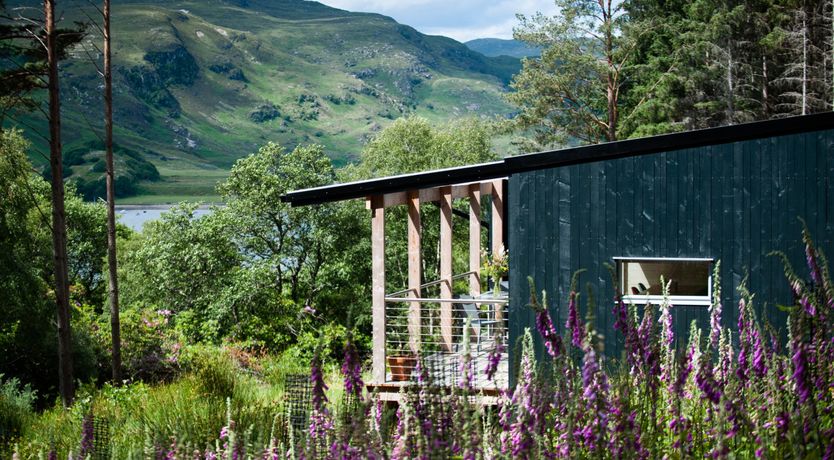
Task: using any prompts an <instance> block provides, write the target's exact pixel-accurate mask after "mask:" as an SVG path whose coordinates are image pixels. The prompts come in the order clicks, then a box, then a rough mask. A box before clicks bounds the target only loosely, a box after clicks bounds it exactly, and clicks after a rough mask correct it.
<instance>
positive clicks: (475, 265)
mask: <svg viewBox="0 0 834 460" xmlns="http://www.w3.org/2000/svg"><path fill="white" fill-rule="evenodd" d="M469 271H471V272H475V273H473V274H472V275H471V276H470V277H469V293H470V294H471V295H473V296H477V295H480V294H481V184H472V185H470V186H469Z"/></svg>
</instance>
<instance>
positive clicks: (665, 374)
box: [659, 276, 675, 384]
mask: <svg viewBox="0 0 834 460" xmlns="http://www.w3.org/2000/svg"><path fill="white" fill-rule="evenodd" d="M660 284H661V285H662V286H663V302H661V304H660V318H659V321H660V346H661V348H662V350H663V362H662V363H661V365H660V379H661V380H662V381H664V382H667V384H672V379H673V375H672V374H673V373H674V368H673V365H674V364H673V362H674V359H675V357H674V353H673V350H672V343H673V342H674V341H675V333H674V331H673V330H672V312H671V310H670V308H671V307H672V305H671V304H670V303H669V286H670V285H671V281H670V282H668V283H667V282H665V280H664V279H663V277H662V276H661V277H660Z"/></svg>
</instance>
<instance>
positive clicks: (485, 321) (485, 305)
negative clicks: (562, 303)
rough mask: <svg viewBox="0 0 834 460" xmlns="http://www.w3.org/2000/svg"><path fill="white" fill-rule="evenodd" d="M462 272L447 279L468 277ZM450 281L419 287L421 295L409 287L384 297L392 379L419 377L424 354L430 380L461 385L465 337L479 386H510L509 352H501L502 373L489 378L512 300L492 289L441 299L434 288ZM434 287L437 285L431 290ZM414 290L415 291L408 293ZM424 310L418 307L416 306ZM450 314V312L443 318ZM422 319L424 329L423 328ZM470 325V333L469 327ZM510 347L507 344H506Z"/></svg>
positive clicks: (503, 339)
mask: <svg viewBox="0 0 834 460" xmlns="http://www.w3.org/2000/svg"><path fill="white" fill-rule="evenodd" d="M472 273H474V272H467V273H461V274H459V275H455V276H453V277H451V279H449V280H448V282H450V283H451V281H453V280H455V279H461V278H465V277H467V276H470V275H472ZM444 282H447V280H443V279H440V280H435V281H431V282H428V283H425V284H423V285H421V286H420V296H416V295H415V293H414V290H413V289H404V290H401V291H397V292H394V293H391V294H388V295H386V296H385V301H386V305H385V320H386V321H385V323H386V330H385V334H386V355H387V356H386V357H387V358H391V359H387V363H388V366H387V371H386V379H385V380H386V381H387V382H408V381H415V380H416V379H417V377H418V376H417V375H416V373H415V372H413V369H414V366H415V365H416V356H419V357H420V359H421V363H422V365H423V366H424V369H425V370H426V372H427V374H428V376H429V378H430V379H431V380H432V381H433V382H434V383H437V384H441V385H447V386H451V385H456V384H459V382H460V379H461V378H462V375H463V374H462V372H461V365H462V362H463V355H464V351H465V350H466V345H465V344H464V337H465V336H468V337H469V356H470V358H471V361H470V362H471V366H472V372H473V377H474V378H473V384H474V385H475V387H476V388H505V387H506V386H507V383H508V368H507V355H506V352H504V353H503V355H501V356H500V360H499V364H498V368H497V372H496V373H495V376H494V377H493V379H491V380H490V379H487V376H486V369H487V364H488V357H489V354H490V353H491V352H493V351H494V350H495V348H496V346H497V344H499V343H503V344H506V343H507V326H508V315H506V305H507V298H506V297H504V296H498V297H496V296H495V295H494V294H492V292H488V293H486V294H485V295H483V296H469V295H462V296H456V297H454V298H442V297H441V296H440V295H439V294H438V293H436V292H426V294H427V295H426V296H423V293H424V291H435V290H436V288H437V287H438V286H439V285H440V284H441V283H444ZM430 288H434V289H430ZM409 294H410V295H409ZM415 304H418V305H419V308H418V309H415V308H414V305H415ZM444 315H445V316H444ZM418 322H419V327H418ZM467 324H469V331H468V334H465V331H464V329H465V328H466V325H467ZM504 349H505V350H506V347H504Z"/></svg>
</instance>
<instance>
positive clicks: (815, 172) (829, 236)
mask: <svg viewBox="0 0 834 460" xmlns="http://www.w3.org/2000/svg"><path fill="white" fill-rule="evenodd" d="M832 180H834V129H832V130H826V131H817V132H811V133H803V134H795V135H788V136H781V137H773V138H764V139H758V140H752V141H744V142H736V143H731V144H724V145H716V146H708V147H700V148H693V149H685V150H677V151H670V152H664V153H659V154H651V155H645V156H636V157H629V158H622V159H617V160H610V161H604V162H596V163H587V164H579V165H573V166H565V167H561V168H551V169H541V170H536V171H531V172H526V173H519V174H514V175H512V176H510V178H509V185H508V193H507V199H508V229H509V256H510V307H509V312H510V331H509V334H510V342H511V346H510V360H511V361H510V362H511V363H517V362H518V348H517V344H518V338H519V337H520V336H521V335H522V334H523V332H524V328H526V327H529V328H531V329H533V332H534V337H535V338H536V341H537V357H541V356H543V355H542V353H543V348H542V346H541V340H540V338H539V336H538V334H537V333H535V321H534V317H533V313H532V311H531V309H530V308H529V306H528V302H529V288H528V285H527V277H528V276H532V277H533V279H534V280H535V282H536V287H537V289H538V291H539V292H541V290H543V289H544V290H546V291H547V293H548V302H549V304H550V307H551V314H552V315H553V318H554V322H555V323H557V324H556V327H557V328H558V329H559V331H560V332H562V333H564V330H565V329H564V324H565V321H566V316H567V296H568V290H569V286H570V280H571V275H572V274H573V272H574V271H576V270H578V269H580V268H584V269H586V270H587V271H586V272H585V273H583V274H582V275H581V277H580V286H581V288H582V297H583V302H582V305H581V313H582V314H583V316H584V315H585V313H586V312H587V308H586V305H585V301H586V300H587V298H588V296H587V292H586V289H585V286H586V284H588V283H590V284H591V285H592V286H593V289H594V294H595V297H596V305H597V308H596V322H597V327H598V329H599V330H600V331H601V332H602V333H603V334H604V336H605V354H606V355H607V356H609V357H620V356H621V351H622V337H621V335H620V333H619V332H617V331H615V330H614V329H613V323H614V319H613V317H612V306H613V301H612V298H613V295H614V289H613V286H612V278H611V276H610V274H609V272H608V270H607V269H606V268H605V266H604V264H605V263H610V264H613V262H614V261H613V258H614V257H618V256H623V257H628V256H631V257H713V258H715V259H720V260H721V274H722V289H723V295H722V297H723V307H724V316H723V322H724V326H725V327H732V328H735V326H734V325H735V324H736V323H737V308H736V305H737V303H738V299H739V295H738V292H737V290H736V287H737V286H738V285H739V283H740V282H741V280H742V278H744V277H745V275H746V274H748V273H749V281H748V286H749V288H750V290H751V292H753V293H754V294H755V296H756V297H755V300H754V306H755V308H756V310H757V313H758V315H759V318H766V319H767V320H768V321H770V322H771V323H772V324H773V325H775V326H777V327H780V328H784V326H785V314H784V313H783V312H781V311H779V310H778V309H777V308H776V305H777V304H783V305H787V304H790V302H791V300H792V296H791V293H790V289H789V286H788V284H787V282H786V281H785V277H784V274H783V268H782V265H781V262H780V261H779V260H777V259H776V258H774V257H767V254H768V253H769V252H770V251H773V250H781V251H784V252H785V253H787V255H788V257H789V258H790V260H791V262H792V263H793V264H794V267H795V268H796V269H797V271H798V273H800V275H802V276H805V277H807V273H808V272H807V268H806V266H805V257H804V247H803V245H802V242H801V239H800V238H801V235H800V231H801V224H800V223H799V221H798V220H797V217H802V218H803V219H805V221H806V222H807V223H808V226H809V228H810V230H811V234H812V236H813V238H814V239H815V241H816V244H817V246H818V247H820V248H821V249H823V251H824V252H825V253H826V254H828V255H829V256H830V257H831V258H832V260H834V186H833V185H832ZM672 315H673V320H674V325H675V333H676V335H677V337H678V338H679V340H686V336H687V335H688V334H687V332H688V329H689V324H690V322H691V321H692V320H696V321H698V324H699V325H700V327H701V328H702V329H705V330H706V329H707V328H708V324H709V320H708V318H709V314H708V307H702V306H699V307H685V306H676V307H674V308H673V311H672ZM563 336H564V334H563ZM510 368H511V372H512V370H513V369H514V368H515V364H511V366H510Z"/></svg>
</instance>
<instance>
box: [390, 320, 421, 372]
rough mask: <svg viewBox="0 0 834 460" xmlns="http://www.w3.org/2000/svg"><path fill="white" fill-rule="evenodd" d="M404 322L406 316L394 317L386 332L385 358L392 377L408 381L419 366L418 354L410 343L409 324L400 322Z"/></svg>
mask: <svg viewBox="0 0 834 460" xmlns="http://www.w3.org/2000/svg"><path fill="white" fill-rule="evenodd" d="M403 322H404V318H401V317H394V320H393V321H392V324H391V325H390V327H389V329H388V332H387V334H386V337H387V339H388V340H387V344H386V353H385V360H386V361H387V363H388V368H389V369H390V370H391V379H392V380H394V381H395V382H407V381H408V380H409V379H410V378H411V372H412V371H413V370H414V368H415V367H416V366H417V356H415V355H414V353H413V352H412V351H411V347H410V345H409V337H408V326H407V325H405V324H398V323H403Z"/></svg>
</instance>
